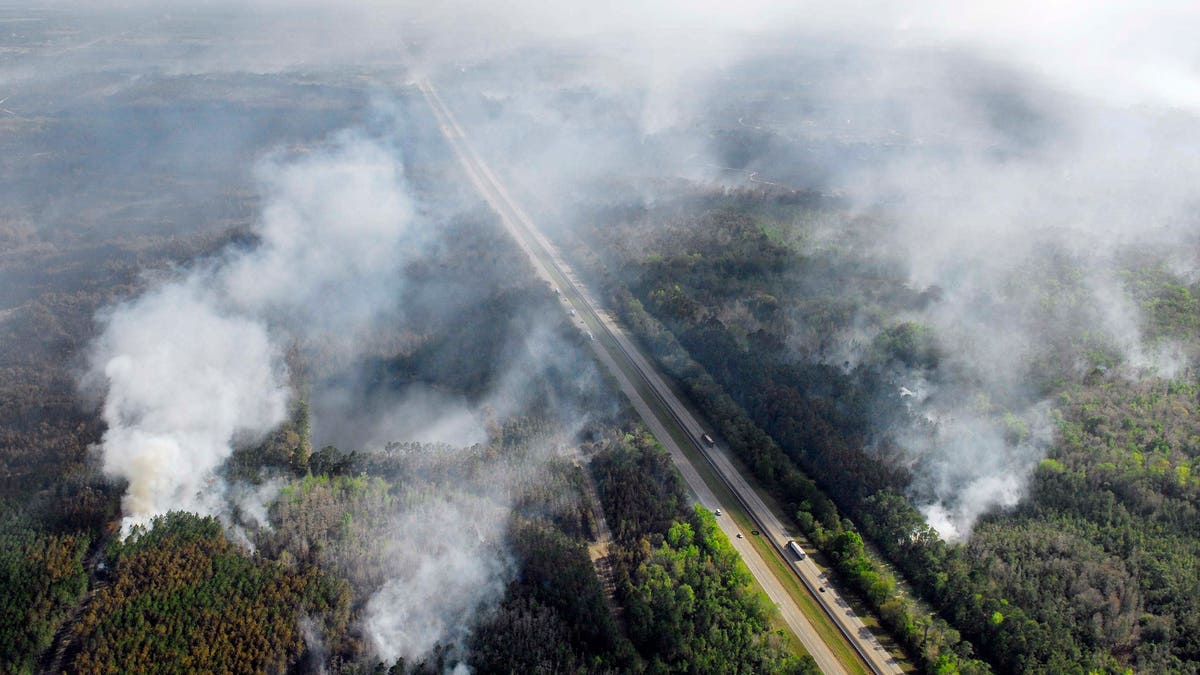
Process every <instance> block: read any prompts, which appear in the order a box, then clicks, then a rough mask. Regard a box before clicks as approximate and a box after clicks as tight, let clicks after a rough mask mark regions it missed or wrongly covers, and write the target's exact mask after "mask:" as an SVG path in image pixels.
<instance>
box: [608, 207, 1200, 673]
mask: <svg viewBox="0 0 1200 675" xmlns="http://www.w3.org/2000/svg"><path fill="white" fill-rule="evenodd" d="M625 217H627V218H629V220H628V221H627V222H624V223H617V224H610V225H606V226H605V227H603V228H600V227H596V228H592V229H590V230H587V231H586V236H587V237H589V238H590V240H591V241H592V242H593V243H595V244H597V246H596V247H595V248H596V249H597V250H599V251H602V252H604V255H605V256H606V258H607V261H608V263H609V265H610V266H611V267H612V269H614V270H615V272H616V274H614V276H620V277H621V278H626V279H632V280H634V282H633V283H632V284H631V290H632V291H633V294H632V295H630V294H627V293H626V294H622V292H621V289H620V288H615V289H614V293H615V297H614V304H615V306H616V307H618V308H619V309H621V310H622V312H623V316H624V318H625V319H626V321H628V322H629V323H630V324H631V326H632V327H633V328H634V330H635V332H637V333H638V334H639V336H640V337H641V338H642V339H643V340H645V341H646V342H647V343H648V344H649V345H650V346H651V347H652V348H653V349H654V350H655V352H656V354H657V356H658V357H659V359H660V361H662V362H663V364H664V366H665V367H666V368H667V369H668V370H669V371H671V372H672V374H673V375H675V376H676V377H677V378H679V380H680V381H681V383H682V384H683V385H684V387H685V389H686V391H687V392H688V394H689V395H690V396H691V397H692V398H693V399H694V400H695V401H696V403H697V404H698V405H700V406H701V407H702V408H703V409H704V410H705V412H706V413H708V414H709V416H710V417H711V418H712V419H713V420H714V422H716V423H717V424H718V425H719V427H720V428H721V429H722V432H723V434H724V435H725V436H726V438H727V440H728V441H729V443H730V446H731V447H732V448H733V449H734V450H735V451H738V452H739V454H740V455H741V456H742V458H743V459H744V460H745V461H746V463H747V464H748V465H749V466H750V467H751V468H752V469H753V470H754V471H755V473H756V475H757V476H758V477H759V479H760V480H761V481H762V482H763V483H764V484H765V485H766V486H767V487H768V488H770V489H772V490H773V491H774V492H775V493H776V494H777V495H778V496H779V497H780V498H781V501H782V502H783V503H785V504H791V505H793V508H794V510H795V511H797V521H798V524H800V525H801V526H802V527H803V528H804V529H805V530H806V531H807V532H808V533H809V534H810V535H811V536H812V537H813V538H814V539H815V540H816V541H817V542H818V544H820V545H821V546H822V548H823V549H824V550H825V551H826V552H828V553H830V554H831V555H832V557H833V558H834V560H835V561H838V563H839V564H838V567H839V569H840V571H841V572H843V573H844V574H846V575H847V576H848V577H849V578H850V579H851V580H853V581H855V585H856V586H858V587H859V588H860V590H861V591H862V592H863V595H864V597H866V598H867V599H868V600H869V601H871V602H872V604H874V605H875V607H876V609H877V611H879V613H880V615H881V618H882V619H883V620H884V621H885V623H886V624H888V625H890V626H891V627H892V629H893V630H894V631H895V632H896V633H897V636H898V637H900V638H901V639H902V640H903V641H905V642H907V643H908V645H909V647H910V648H912V649H913V651H914V653H923V654H924V655H925V657H926V662H927V664H929V667H931V668H933V667H937V666H938V665H939V664H941V665H947V664H946V663H945V662H944V659H945V658H946V657H947V650H949V651H952V652H954V653H955V654H956V656H954V657H953V658H952V659H951V660H952V661H954V662H957V663H958V666H957V667H963V666H964V665H965V664H968V663H970V655H971V653H972V649H974V650H977V651H978V653H979V655H980V656H982V657H984V658H985V659H986V660H987V661H988V662H990V663H991V664H993V665H994V666H995V667H997V668H998V669H1000V670H1002V671H1005V672H1028V671H1044V672H1045V671H1049V672H1079V671H1082V670H1086V669H1101V670H1105V669H1120V668H1122V667H1124V664H1131V665H1134V666H1136V667H1138V668H1139V669H1145V670H1151V671H1163V670H1188V669H1189V668H1191V667H1193V666H1194V664H1195V662H1196V652H1195V646H1194V643H1193V642H1192V638H1191V637H1190V636H1191V635H1193V634H1194V631H1192V630H1190V628H1191V627H1192V626H1194V625H1195V612H1194V603H1190V602H1189V601H1188V600H1187V599H1188V598H1194V597H1195V588H1196V583H1197V581H1196V579H1197V576H1196V571H1195V564H1194V562H1193V558H1194V555H1195V554H1194V551H1195V546H1196V543H1195V532H1196V531H1197V530H1196V527H1195V525H1196V521H1195V515H1194V514H1195V512H1196V502H1195V495H1196V486H1197V483H1196V480H1195V476H1194V475H1193V473H1192V462H1193V460H1194V457H1195V453H1196V450H1195V448H1196V446H1197V443H1196V441H1195V438H1196V435H1195V434H1194V433H1193V432H1192V431H1191V429H1190V427H1188V426H1187V425H1189V424H1190V423H1191V420H1192V419H1193V418H1192V410H1193V409H1194V407H1195V405H1196V399H1195V394H1194V392H1193V391H1192V390H1191V385H1189V384H1186V383H1185V382H1183V381H1182V380H1175V381H1163V380H1159V381H1158V384H1154V385H1144V386H1143V385H1136V386H1133V387H1131V386H1130V385H1129V384H1128V381H1127V380H1125V379H1122V378H1120V377H1113V376H1110V375H1109V373H1110V371H1112V369H1113V367H1114V365H1115V364H1116V360H1115V359H1117V358H1118V355H1117V354H1116V353H1115V352H1114V351H1113V350H1112V349H1111V348H1110V347H1108V346H1107V345H1105V344H1104V343H1103V342H1101V341H1097V340H1096V338H1095V336H1094V335H1088V334H1084V335H1078V336H1077V335H1076V334H1074V333H1072V332H1071V331H1070V330H1068V329H1069V328H1070V326H1074V325H1087V321H1088V317H1092V316H1094V315H1095V313H1096V311H1097V310H1096V309H1095V308H1094V307H1090V306H1088V302H1089V298H1090V297H1091V296H1089V295H1088V294H1087V293H1086V292H1085V291H1086V289H1085V288H1083V287H1082V286H1081V282H1080V281H1079V279H1080V278H1081V275H1080V274H1078V273H1076V272H1073V271H1072V270H1071V269H1070V268H1069V265H1070V261H1069V259H1067V258H1063V257H1061V256H1059V257H1055V256H1054V255H1051V256H1049V257H1048V258H1047V259H1046V260H1040V261H1034V262H1033V263H1031V265H1030V267H1029V269H1027V270H1025V272H1027V273H1028V275H1029V278H1028V280H1027V287H1026V288H1023V289H1019V292H1020V293H1024V294H1028V295H1030V296H1032V297H1034V298H1036V299H1038V303H1040V304H1038V305H1036V306H1038V307H1040V308H1041V311H1043V312H1048V313H1049V314H1050V315H1061V316H1058V317H1056V320H1057V323H1052V322H1048V321H1047V318H1046V317H1047V315H1046V314H1028V315H1018V316H1016V317H1015V318H1016V319H1017V320H1019V321H1023V322H1026V323H1027V324H1029V325H1037V326H1040V325H1041V324H1045V326H1044V330H1043V331H1042V333H1043V334H1044V335H1045V336H1046V339H1047V343H1046V345H1045V350H1044V354H1043V355H1044V358H1041V359H1040V360H1035V361H1034V363H1033V366H1032V372H1031V373H1030V382H1031V383H1033V384H1034V385H1035V390H1036V391H1037V392H1039V395H1047V394H1049V393H1052V392H1055V391H1059V392H1062V394H1061V395H1060V397H1059V398H1058V399H1057V403H1058V405H1057V408H1058V410H1059V411H1060V412H1059V415H1058V418H1057V419H1058V427H1059V430H1058V431H1059V433H1058V438H1059V440H1058V442H1057V444H1056V445H1055V446H1054V447H1053V449H1052V451H1051V460H1049V461H1047V462H1045V463H1043V465H1042V466H1041V468H1040V469H1039V470H1038V471H1037V472H1036V474H1035V476H1034V479H1033V485H1032V488H1031V491H1030V494H1029V496H1028V497H1027V499H1026V500H1025V502H1023V505H1022V506H1021V507H1020V508H1019V509H1018V510H1017V511H1016V512H1015V513H1012V514H1008V515H1007V516H1005V517H1001V516H992V517H987V518H984V520H983V521H981V522H980V524H979V525H978V526H977V528H976V531H975V533H974V535H973V537H972V539H971V541H970V543H969V544H967V545H965V546H960V545H949V544H947V543H945V542H943V541H942V540H941V539H940V538H939V537H938V536H937V535H936V533H935V532H933V531H932V530H931V529H930V528H929V527H928V526H926V525H925V523H924V520H923V519H922V517H921V516H920V514H919V513H917V512H916V511H915V510H914V509H913V508H912V506H911V504H910V503H909V502H908V500H907V499H906V498H905V497H904V496H902V495H905V494H907V493H908V490H909V485H910V481H911V477H910V476H909V475H908V474H907V472H906V470H905V469H904V465H903V463H902V462H899V461H896V459H897V454H896V451H895V448H894V447H892V446H891V445H890V442H889V441H888V439H887V437H886V435H880V430H884V431H886V430H887V429H888V428H890V427H891V426H893V425H895V424H897V423H901V422H903V417H904V414H905V413H904V410H903V407H902V406H900V405H899V402H898V397H896V396H895V395H894V394H893V395H890V396H888V395H885V394H884V392H886V391H895V389H896V386H897V385H896V384H894V380H893V379H892V375H891V372H892V370H893V369H896V368H905V369H922V370H924V371H925V372H931V373H934V374H935V376H936V373H937V371H938V368H939V367H940V366H941V360H940V356H941V355H940V354H939V351H938V349H937V346H936V342H937V340H936V336H934V335H932V334H931V333H930V331H929V329H928V328H927V327H925V326H923V325H921V324H920V323H916V322H914V321H912V320H911V319H898V318H895V317H898V316H907V317H911V316H919V313H920V311H921V309H922V308H923V307H925V306H927V305H928V304H929V303H936V302H938V300H939V297H940V290H939V289H936V288H933V289H927V290H925V291H922V292H917V291H914V290H910V289H909V288H908V287H907V285H906V284H905V283H904V280H905V275H904V273H903V268H901V267H899V266H897V265H894V264H892V263H889V262H888V260H889V258H888V256H887V255H886V252H881V251H878V250H875V249H874V248H873V245H872V243H871V242H870V237H869V233H870V231H871V228H872V227H874V226H876V224H874V223H872V222H870V221H865V222H856V223H854V224H853V226H846V227H844V228H843V230H836V228H834V229H835V230H836V231H837V232H838V234H833V235H831V234H830V229H831V228H829V227H828V224H829V223H830V222H832V221H836V220H837V218H838V217H839V216H838V215H837V213H836V212H835V211H833V210H831V209H827V208H824V207H814V206H813V205H812V204H796V203H794V200H791V199H790V197H786V196H784V197H771V196H761V195H732V196H728V197H713V198H704V199H700V200H695V201H692V202H688V203H684V204H674V205H671V206H668V207H662V208H660V209H658V210H657V211H655V212H654V213H652V214H649V215H647V214H640V215H639V214H634V215H633V216H629V215H628V214H626V215H625ZM1127 269H1128V271H1127V272H1125V273H1124V279H1125V281H1126V283H1127V284H1128V286H1127V287H1128V289H1129V291H1130V293H1131V295H1132V296H1133V297H1134V298H1136V299H1137V300H1138V301H1139V302H1141V303H1142V309H1143V310H1144V311H1143V313H1144V315H1145V316H1146V317H1147V326H1146V329H1145V330H1146V334H1147V335H1149V336H1150V337H1151V338H1154V339H1160V340H1175V341H1179V340H1183V341H1184V343H1185V344H1187V341H1188V340H1192V341H1194V339H1195V336H1194V331H1192V330H1191V327H1192V326H1193V325H1194V323H1195V322H1196V321H1197V319H1198V318H1200V312H1198V309H1197V303H1196V302H1195V300H1194V297H1195V294H1196V291H1197V289H1196V288H1193V287H1189V286H1188V284H1187V283H1185V282H1183V281H1181V280H1179V279H1178V278H1177V277H1175V276H1174V275H1173V274H1171V273H1170V272H1169V271H1167V270H1166V269H1165V268H1163V267H1161V266H1160V265H1157V264H1156V263H1154V262H1153V260H1150V261H1147V260H1145V259H1142V260H1136V261H1134V262H1131V263H1129V264H1128V265H1127ZM1039 284H1040V285H1039ZM634 296H636V298H635V297H634ZM1022 297H1024V296H1022ZM1093 302H1094V300H1093ZM1014 306H1015V305H1014ZM651 315H653V316H651ZM864 317H865V319H864ZM863 320H866V321H871V322H875V325H876V326H877V327H878V333H877V337H875V338H874V340H873V342H871V343H869V344H855V345H850V346H851V347H852V348H853V349H852V350H853V351H855V352H856V353H857V354H858V355H860V357H862V358H863V361H862V363H861V365H858V366H857V367H855V366H854V364H852V363H851V362H849V361H847V362H846V363H844V364H843V363H842V362H841V359H840V358H839V357H837V354H838V353H839V350H840V349H841V348H842V347H845V345H843V344H841V342H842V341H844V340H848V339H852V338H851V337H847V336H852V335H854V333H855V331H854V326H856V325H857V324H856V323H855V322H856V321H863ZM658 321H661V322H662V324H661V325H660V324H659V323H658ZM1039 322H1041V324H1039ZM1187 349H1192V350H1194V346H1192V347H1185V351H1186V350H1187ZM1187 353H1194V352H1187ZM692 358H694V359H695V361H696V362H691V359H692ZM856 358H857V357H856ZM1079 363H1083V364H1090V365H1088V367H1087V368H1085V369H1083V370H1080V369H1079V367H1078V366H1073V365H1072V364H1079ZM1183 374H1185V375H1186V371H1184V372H1183ZM1005 403H1006V402H1005V401H998V402H997V404H998V405H1001V406H1002V405H1004V404H1005ZM1000 410H1001V411H1002V410H1003V408H1002V407H1001V408H1000ZM1151 411H1152V412H1151ZM758 429H761V430H762V431H763V432H766V434H768V435H769V438H766V437H763V436H762V435H761V434H762V432H760V431H758ZM1027 433H1028V431H1027V430H1025V429H1023V428H1022V427H1021V425H1020V423H1019V422H1016V423H1013V424H1012V435H1013V436H1014V437H1020V436H1022V435H1024V434H1027ZM770 441H775V442H777V443H778V445H777V446H775V444H774V443H771V442H770ZM798 469H801V470H803V471H804V472H805V473H806V474H807V475H809V476H813V477H815V478H816V480H817V482H818V483H819V484H820V486H821V488H822V489H823V492H824V493H826V494H829V495H833V496H834V498H835V499H836V501H837V506H838V507H840V508H841V509H842V510H843V511H844V512H845V513H847V514H848V515H850V516H852V517H853V518H854V519H855V520H856V521H857V522H858V524H859V526H860V527H861V528H862V532H863V534H864V536H865V537H866V538H869V539H870V540H872V541H873V542H875V543H876V544H877V545H878V546H879V547H880V548H881V549H882V550H883V551H884V552H885V553H886V554H888V557H889V558H890V559H891V560H892V561H893V562H894V563H895V564H896V566H897V567H898V568H900V569H901V570H903V571H904V573H905V576H906V577H907V579H908V580H909V581H911V582H912V583H913V584H914V585H915V587H916V588H917V589H918V590H919V591H920V592H921V595H922V596H923V597H925V598H926V599H928V600H929V601H930V602H931V603H932V604H933V605H934V606H936V607H937V608H938V609H939V610H940V612H941V613H942V615H943V616H945V617H946V618H947V619H949V620H950V622H951V624H953V626H954V627H955V628H957V629H958V630H961V631H962V634H963V635H964V636H967V637H969V638H970V640H971V643H972V644H967V643H956V642H955V640H954V636H955V635H956V634H957V632H956V631H955V630H953V629H951V628H949V627H948V626H947V625H946V624H945V623H943V622H940V620H937V619H934V620H933V621H932V623H929V622H928V620H927V619H925V618H922V617H921V616H920V615H919V614H915V613H913V612H910V611H908V610H903V611H902V607H901V605H900V604H899V603H898V602H894V601H889V600H884V601H883V602H879V600H880V598H884V597H885V596H886V591H887V590H888V587H889V586H890V582H889V580H888V579H887V577H886V575H885V574H872V573H871V572H870V569H869V567H867V566H864V565H863V564H862V563H859V562H853V561H855V560H859V559H860V558H859V556H857V555H856V552H857V551H858V550H859V548H860V545H859V542H858V541H856V537H857V535H856V534H855V533H854V532H853V531H852V529H851V528H848V527H846V524H845V523H844V522H840V519H839V518H837V516H836V513H835V512H834V511H833V510H831V508H830V506H831V505H830V504H829V503H828V501H827V500H826V499H825V498H824V497H821V496H820V495H819V493H816V492H815V491H814V489H813V485H812V484H811V482H809V481H808V480H807V479H806V478H804V476H803V475H802V474H800V473H798V471H797V470H798ZM847 560H849V561H851V562H847ZM862 560H865V558H863V559H862ZM877 572H878V571H877ZM927 627H928V628H929V629H930V630H928V631H927V630H926V628H927ZM1185 627H1186V628H1185ZM939 632H940V633H942V634H943V635H944V636H945V637H944V639H942V640H938V641H939V642H941V643H942V644H941V646H938V645H937V644H932V643H933V642H934V641H935V640H934V637H935V636H937V635H938V633H939Z"/></svg>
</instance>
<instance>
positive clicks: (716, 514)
mask: <svg viewBox="0 0 1200 675" xmlns="http://www.w3.org/2000/svg"><path fill="white" fill-rule="evenodd" d="M713 515H714V516H719V515H721V509H717V510H716V511H713Z"/></svg>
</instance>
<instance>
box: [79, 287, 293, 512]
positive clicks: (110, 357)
mask: <svg viewBox="0 0 1200 675" xmlns="http://www.w3.org/2000/svg"><path fill="white" fill-rule="evenodd" d="M201 279H202V278H201V277H197V278H193V279H188V280H185V281H183V282H178V283H174V284H170V285H168V286H165V287H163V288H159V289H157V290H154V291H152V292H150V293H148V294H147V295H144V296H142V297H140V298H137V299H136V300H134V301H132V302H130V303H128V304H125V305H122V306H121V307H119V308H117V309H116V310H115V311H113V312H112V314H111V315H110V316H109V317H108V318H107V325H106V328H105V331H104V334H103V335H102V336H101V337H100V339H99V340H98V342H97V344H96V345H95V348H94V351H93V353H92V375H93V376H95V377H103V378H104V380H105V381H106V382H107V385H108V396H107V399H106V400H105V403H104V420H105V422H106V423H107V424H108V430H107V431H106V432H105V434H104V439H103V441H102V444H101V452H102V456H103V467H104V472H105V473H106V474H107V475H109V476H112V477H114V478H123V479H125V480H127V481H128V482H129V488H128V491H127V492H126V494H125V498H124V500H123V503H122V507H123V509H124V511H125V514H126V518H127V522H126V524H127V525H129V524H134V523H145V522H147V521H148V520H149V519H150V518H152V517H153V516H155V515H159V514H162V513H164V512H166V511H168V510H171V509H179V510H187V511H200V512H210V511H212V509H213V505H214V503H213V497H214V495H212V494H211V492H210V491H209V488H210V487H211V486H212V484H213V481H214V476H213V472H214V470H216V469H217V468H218V467H219V466H220V465H221V463H222V462H223V461H224V460H225V459H226V458H228V457H229V455H230V453H231V452H232V448H233V442H234V441H235V439H237V438H239V437H240V438H242V439H252V438H253V437H255V436H258V435H261V434H263V433H266V432H267V431H269V430H270V429H271V428H272V427H274V426H276V425H277V424H279V423H280V422H282V421H283V419H284V416H285V414H286V406H287V400H288V392H287V388H286V373H285V372H284V370H283V366H282V363H281V360H280V354H279V350H278V348H277V346H276V345H274V344H273V343H272V342H271V339H270V337H269V336H268V335H267V331H266V328H265V327H264V326H263V324H262V323H260V322H257V321H255V320H253V319H250V318H247V317H245V316H239V315H235V314H230V313H229V312H228V311H227V310H225V309H223V308H222V307H221V306H220V304H219V303H218V302H216V301H215V299H214V297H213V295H212V293H211V291H208V290H206V289H204V288H202V287H201V286H202V281H201Z"/></svg>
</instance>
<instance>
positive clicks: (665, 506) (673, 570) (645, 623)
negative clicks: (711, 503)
mask: <svg viewBox="0 0 1200 675" xmlns="http://www.w3.org/2000/svg"><path fill="white" fill-rule="evenodd" d="M593 470H594V471H595V475H596V482H597V487H598V490H599V493H600V497H601V501H602V502H603V504H604V510H605V513H606V515H607V519H608V521H609V523H610V527H611V528H612V529H613V532H614V538H615V542H614V547H615V549H616V559H617V577H618V580H619V581H618V585H617V588H618V596H619V598H620V601H621V604H622V605H623V606H624V607H625V610H626V616H627V617H628V618H627V622H628V626H629V637H630V639H631V640H632V641H633V644H634V645H635V646H636V647H637V649H638V651H639V652H640V653H641V654H642V655H643V657H644V658H645V659H646V660H647V670H648V672H664V673H666V672H681V673H767V672H817V670H816V667H815V665H814V664H813V663H812V661H811V659H810V658H808V657H805V658H804V659H801V660H797V659H795V658H794V657H788V656H786V655H785V652H784V651H783V649H782V647H781V646H780V644H779V643H778V642H777V640H776V638H775V636H774V635H773V634H772V633H771V632H770V625H769V618H770V613H771V612H772V611H774V610H773V609H771V606H770V603H769V602H768V601H767V600H766V599H765V597H763V596H762V595H761V594H760V593H759V592H756V591H754V590H753V586H752V585H751V582H752V578H751V576H750V573H749V571H748V570H747V569H746V567H745V565H744V563H742V562H741V559H740V558H739V557H738V555H737V553H736V551H734V550H733V547H732V545H731V544H730V543H729V541H728V539H726V538H725V536H724V535H723V534H721V532H720V530H719V529H718V528H717V524H716V521H715V519H714V518H713V516H712V514H710V513H708V512H707V511H705V510H704V509H702V508H700V507H695V508H693V509H689V508H688V507H687V503H688V502H687V500H686V498H685V497H684V494H683V487H682V484H681V481H680V478H679V476H678V474H677V473H676V472H675V470H674V467H673V466H672V465H671V464H670V460H669V459H668V457H667V456H666V453H665V452H664V451H663V450H662V449H661V448H659V447H658V446H657V445H656V444H655V442H654V440H653V438H652V437H650V436H649V435H647V434H645V433H644V432H641V433H639V435H636V436H634V435H627V436H625V437H623V438H615V437H614V438H608V439H606V440H605V441H603V442H602V443H601V448H600V452H599V454H597V456H596V457H595V459H594V460H593Z"/></svg>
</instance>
